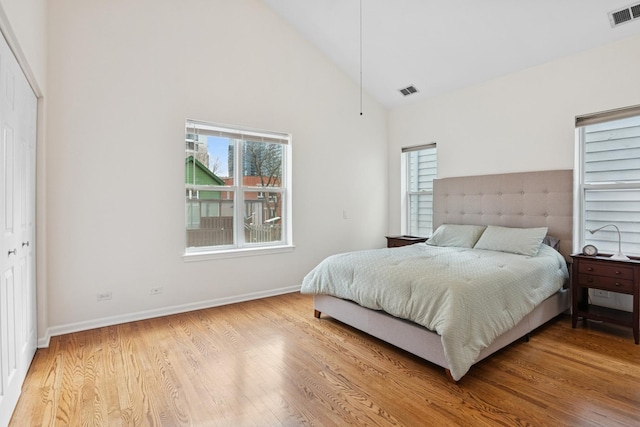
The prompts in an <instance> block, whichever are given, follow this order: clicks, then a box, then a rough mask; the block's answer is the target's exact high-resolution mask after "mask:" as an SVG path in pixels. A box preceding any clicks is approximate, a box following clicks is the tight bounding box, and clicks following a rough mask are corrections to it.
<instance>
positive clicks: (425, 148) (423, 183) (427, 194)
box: [402, 143, 437, 237]
mask: <svg viewBox="0 0 640 427" xmlns="http://www.w3.org/2000/svg"><path fill="white" fill-rule="evenodd" d="M436 154H437V152H436V144H435V143H433V144H428V145H422V146H419V147H410V148H403V149H402V164H403V187H404V189H405V191H404V199H405V200H404V202H403V218H404V226H403V227H402V229H403V230H404V231H405V232H406V233H407V234H409V235H411V236H422V237H428V236H430V235H431V232H432V226H433V180H434V179H435V177H436V173H437V168H436V166H437V155H436Z"/></svg>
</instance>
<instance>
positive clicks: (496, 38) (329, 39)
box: [263, 0, 640, 108]
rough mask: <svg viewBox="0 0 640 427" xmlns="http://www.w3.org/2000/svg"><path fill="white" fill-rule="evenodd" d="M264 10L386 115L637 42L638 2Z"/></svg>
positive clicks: (423, 0)
mask: <svg viewBox="0 0 640 427" xmlns="http://www.w3.org/2000/svg"><path fill="white" fill-rule="evenodd" d="M263 1H264V2H265V3H266V4H267V5H268V6H269V7H271V8H272V10H274V11H275V12H276V13H277V14H279V15H280V16H282V17H283V18H284V19H285V20H286V21H288V22H289V23H290V24H291V25H292V26H293V27H294V28H296V29H297V31H299V32H300V34H302V36H303V37H305V38H306V39H307V40H309V41H310V42H311V43H312V44H314V45H315V46H317V47H318V48H319V49H320V50H321V51H323V52H324V53H325V54H326V55H327V56H328V57H329V58H330V59H331V60H332V61H333V62H334V63H335V64H336V65H337V66H338V67H339V68H341V69H342V70H344V72H345V73H346V74H348V75H349V76H350V77H351V78H352V79H353V80H354V81H356V82H357V83H358V84H360V82H362V87H363V88H364V90H365V91H366V92H367V93H370V94H371V95H372V96H374V97H375V98H376V99H377V100H378V101H379V102H381V103H382V104H383V105H385V106H386V107H388V108H394V107H398V106H402V105H404V104H407V103H411V102H414V101H416V100H418V99H424V98H425V97H432V96H437V95H440V94H443V93H446V92H450V91H454V90H456V89H460V88H462V87H465V86H469V85H474V84H477V83H480V82H483V81H486V80H490V79H493V78H496V77H499V76H502V75H506V74H509V73H513V72H516V71H519V70H523V69H526V68H529V67H534V66H536V65H539V64H543V63H545V62H549V61H553V60H555V59H559V58H562V57H565V56H568V55H571V54H575V53H578V52H581V51H585V50H589V49H592V48H595V47H598V46H601V45H605V44H608V43H612V42H615V41H617V40H621V39H624V38H628V37H632V36H637V35H640V17H639V18H637V19H632V20H630V21H629V22H625V23H622V24H620V25H617V26H615V27H612V24H611V22H610V18H609V13H610V12H613V11H617V10H620V9H622V8H624V7H626V6H631V5H636V4H640V0H637V1H635V2H631V3H630V1H629V0H455V1H450V0H263ZM634 10H635V9H634ZM629 55H639V56H640V52H629ZM410 85H413V86H415V87H416V89H417V90H418V92H417V93H415V94H412V95H409V96H406V97H405V96H403V95H402V94H401V93H400V91H399V90H400V89H402V88H405V87H407V86H410Z"/></svg>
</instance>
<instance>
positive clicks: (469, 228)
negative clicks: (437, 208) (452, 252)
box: [426, 224, 485, 248]
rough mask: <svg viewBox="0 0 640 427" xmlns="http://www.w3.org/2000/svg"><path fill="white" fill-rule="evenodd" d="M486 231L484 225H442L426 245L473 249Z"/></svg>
mask: <svg viewBox="0 0 640 427" xmlns="http://www.w3.org/2000/svg"><path fill="white" fill-rule="evenodd" d="M484 229H485V226H484V225H465V224H442V225H441V226H440V227H438V229H437V230H436V231H434V232H433V234H432V235H431V237H429V240H427V242H426V243H427V245H431V246H451V247H456V248H472V247H473V245H475V244H476V242H477V241H478V238H480V235H481V234H482V232H483V231H484Z"/></svg>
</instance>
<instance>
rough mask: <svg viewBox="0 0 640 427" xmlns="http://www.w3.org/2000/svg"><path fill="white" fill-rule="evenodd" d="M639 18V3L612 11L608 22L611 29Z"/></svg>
mask: <svg viewBox="0 0 640 427" xmlns="http://www.w3.org/2000/svg"><path fill="white" fill-rule="evenodd" d="M639 18H640V3H638V4H632V5H629V6H627V7H625V8H623V9H619V10H614V11H613V12H609V22H610V23H611V27H617V26H618V25H621V24H624V23H626V22H631V21H634V20H636V19H639Z"/></svg>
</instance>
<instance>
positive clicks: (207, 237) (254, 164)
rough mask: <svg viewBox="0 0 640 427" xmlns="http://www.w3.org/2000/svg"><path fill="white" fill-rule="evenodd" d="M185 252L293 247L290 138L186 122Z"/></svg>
mask: <svg viewBox="0 0 640 427" xmlns="http://www.w3.org/2000/svg"><path fill="white" fill-rule="evenodd" d="M185 131H186V138H185V158H186V162H185V164H186V168H185V171H186V178H185V194H186V201H185V207H186V225H185V228H186V234H187V236H186V253H187V254H194V253H195V254H199V253H215V252H220V251H225V252H228V251H234V250H242V249H255V248H260V247H270V246H282V245H290V244H291V243H290V242H291V236H290V234H291V233H290V227H289V224H288V222H289V218H290V209H291V204H290V200H289V187H290V184H289V171H290V169H289V168H290V143H291V138H290V135H287V134H281V133H275V132H265V131H254V130H247V129H242V128H234V127H230V126H223V125H217V124H213V123H205V122H199V121H194V120H187V121H186V126H185Z"/></svg>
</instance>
